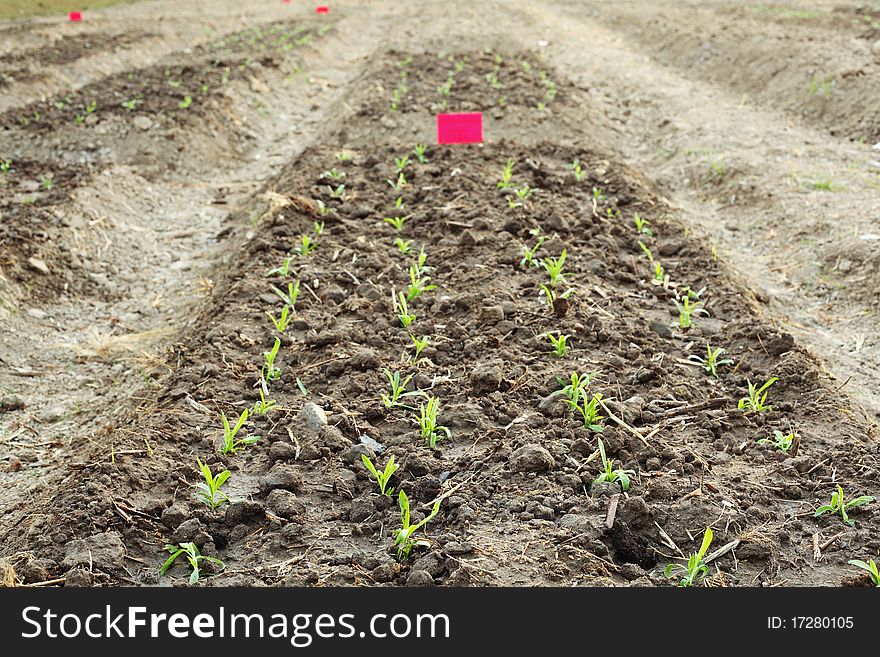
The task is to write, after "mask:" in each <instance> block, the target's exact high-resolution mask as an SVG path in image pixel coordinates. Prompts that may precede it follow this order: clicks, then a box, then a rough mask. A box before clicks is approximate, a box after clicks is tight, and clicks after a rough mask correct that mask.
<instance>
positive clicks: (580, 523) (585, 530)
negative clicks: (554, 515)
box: [559, 513, 604, 536]
mask: <svg viewBox="0 0 880 657" xmlns="http://www.w3.org/2000/svg"><path fill="white" fill-rule="evenodd" d="M603 524H604V519H599V518H593V517H591V516H586V515H581V514H579V513H567V514H565V515H564V516H562V518H560V519H559V526H560V527H566V528H568V529H570V530H571V531H573V532H574V533H575V534H587V535H590V536H599V534H601V533H602V528H601V526H602V525H603Z"/></svg>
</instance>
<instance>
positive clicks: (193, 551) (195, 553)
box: [159, 543, 224, 584]
mask: <svg viewBox="0 0 880 657" xmlns="http://www.w3.org/2000/svg"><path fill="white" fill-rule="evenodd" d="M165 549H166V550H168V552H170V553H171V556H170V557H168V560H167V561H166V562H165V563H164V564H162V568H160V569H159V575H164V574H165V573H166V572H168V569H169V568H171V566H173V565H174V562H175V561H176V560H177V557H179V556H180V555H181V554H183V555H185V556H186V560H187V561H189V565H190V567H191V568H192V574H191V575H190V576H189V583H190V584H195V583H196V582H198V581H199V577H201V574H202V573H201V563H202V562H203V561H207V562H209V563H212V564H214V565H215V566H220V567H221V568H223V567H224V566H223V562H222V561H220V559H217V558H215V557H209V556H206V555H204V554H202V553H201V552H199V548H197V547H196V544H195V543H181V544H180V545H171V544H170V543H169V544H168V545H166V546H165Z"/></svg>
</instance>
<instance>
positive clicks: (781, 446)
mask: <svg viewBox="0 0 880 657" xmlns="http://www.w3.org/2000/svg"><path fill="white" fill-rule="evenodd" d="M794 438H795V435H794V432H791V433H788V434H784V433H782V432H781V431H780V430H779V429H774V430H773V438H761V439H760V440H759V441H757V442H758V444H759V445H772V446H773V447H775V448H776V449H778V450H779V451H780V452H785V453H786V454H788V452H789V451H790V450H791V446H792V444H793V443H794Z"/></svg>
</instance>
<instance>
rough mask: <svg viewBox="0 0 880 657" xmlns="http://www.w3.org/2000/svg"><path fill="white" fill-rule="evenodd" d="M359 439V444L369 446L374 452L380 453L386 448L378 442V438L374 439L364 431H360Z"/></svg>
mask: <svg viewBox="0 0 880 657" xmlns="http://www.w3.org/2000/svg"><path fill="white" fill-rule="evenodd" d="M359 439H360V441H361V445H364V446H365V447H368V448H370V449H371V450H373V451H374V452H376V454H381V453H382V452H384V451H385V450H386V449H387V448H386V447H385V445H383V444H382V443H380V442H379V441H378V440H374V439H373V438H370V437H369V436H368V435H367V434H365V433H362V434H361V435H360V436H359Z"/></svg>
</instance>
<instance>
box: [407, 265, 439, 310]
mask: <svg viewBox="0 0 880 657" xmlns="http://www.w3.org/2000/svg"><path fill="white" fill-rule="evenodd" d="M409 280H410V283H409V288H407V291H406V300H407V301H413V300H414V299H416V298H418V297H420V296H421V295H422V294H424V293H425V292H430V291H431V290H436V289H437V286H436V285H430V284H429V281H430V280H431V277H430V276H425V277H424V278H422V276H421V269H420V267H419V266H418V264H413V265H411V266H410V268H409Z"/></svg>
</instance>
